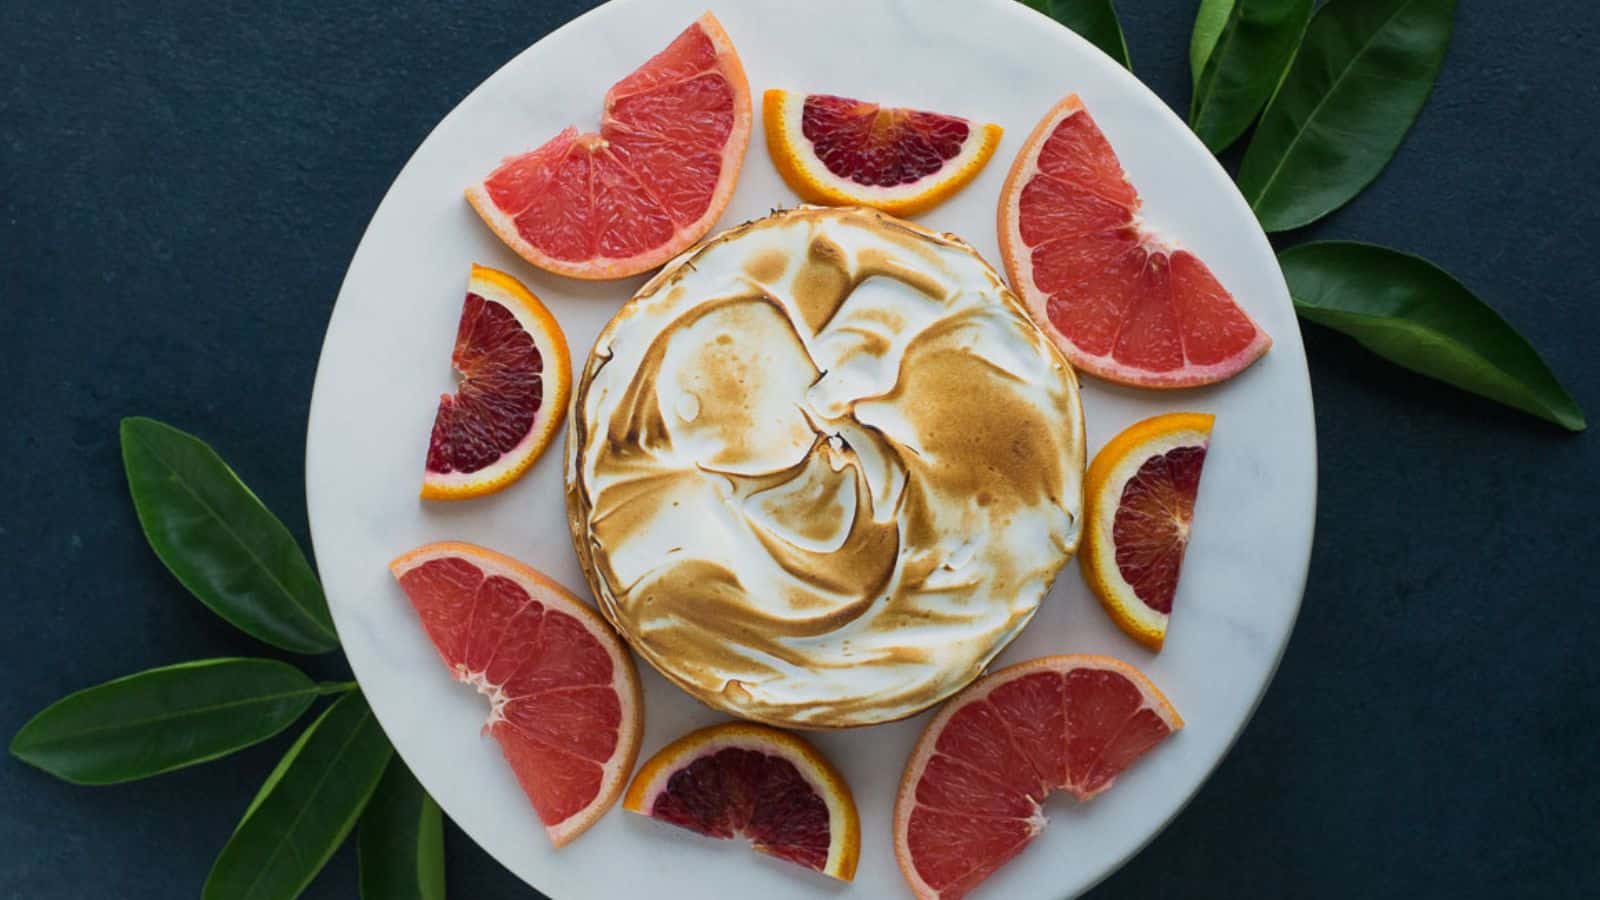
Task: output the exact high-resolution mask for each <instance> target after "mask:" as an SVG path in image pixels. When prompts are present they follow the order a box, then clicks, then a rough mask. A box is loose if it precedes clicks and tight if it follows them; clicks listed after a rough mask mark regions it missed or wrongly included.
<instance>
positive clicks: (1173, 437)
mask: <svg viewBox="0 0 1600 900" xmlns="http://www.w3.org/2000/svg"><path fill="white" fill-rule="evenodd" d="M1215 419H1216V417H1215V416H1212V415H1210V414H1208V413H1168V414H1166V415H1162V416H1155V417H1153V418H1149V419H1145V420H1144V421H1142V422H1138V423H1136V424H1134V425H1132V426H1130V427H1129V428H1128V429H1127V430H1125V431H1123V432H1122V433H1121V434H1119V435H1117V436H1116V437H1114V438H1112V439H1111V441H1110V442H1109V443H1107V444H1106V445H1105V446H1104V447H1102V448H1101V449H1100V452H1099V453H1097V454H1095V457H1094V461H1093V462H1092V463H1090V464H1089V472H1088V475H1087V476H1085V478H1084V523H1085V526H1084V534H1083V563H1082V571H1083V578H1084V581H1085V582H1087V583H1088V585H1089V590H1090V591H1091V592H1093V593H1094V595H1095V597H1096V598H1097V599H1098V600H1099V601H1100V606H1101V607H1102V608H1103V609H1105V611H1106V615H1108V616H1110V617H1111V620H1112V621H1113V622H1115V623H1116V625H1117V627H1118V628H1120V629H1122V631H1123V633H1125V634H1127V635H1128V636H1129V637H1131V638H1133V639H1134V640H1136V641H1138V642H1139V643H1140V644H1142V645H1144V646H1145V647H1146V648H1147V649H1149V650H1153V651H1159V650H1161V648H1162V646H1163V645H1164V644H1165V643H1166V638H1167V625H1168V622H1169V620H1170V619H1171V616H1170V614H1168V613H1162V612H1159V611H1157V610H1154V609H1151V608H1150V606H1149V605H1148V604H1146V603H1145V602H1144V601H1143V600H1141V599H1139V596H1138V594H1137V593H1135V591H1134V588H1133V585H1131V584H1129V583H1128V582H1127V580H1126V579H1125V578H1123V577H1122V570H1121V568H1119V567H1118V566H1117V548H1116V542H1115V540H1114V539H1113V536H1112V535H1113V531H1114V526H1115V525H1116V518H1117V510H1118V507H1119V506H1120V503H1121V499H1122V492H1123V488H1124V487H1125V486H1126V485H1127V483H1128V479H1130V478H1132V477H1133V476H1134V475H1136V474H1138V472H1139V468H1140V467H1141V466H1143V465H1144V464H1145V462H1146V461H1147V460H1149V459H1150V458H1151V457H1154V456H1160V455H1164V454H1166V453H1169V452H1171V451H1173V450H1176V449H1178V448H1180V447H1202V448H1207V447H1209V446H1210V443H1211V426H1212V424H1213V423H1214V421H1215Z"/></svg>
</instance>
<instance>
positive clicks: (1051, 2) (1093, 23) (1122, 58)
mask: <svg viewBox="0 0 1600 900" xmlns="http://www.w3.org/2000/svg"><path fill="white" fill-rule="evenodd" d="M1022 2H1023V3H1025V4H1027V5H1028V6H1031V7H1033V8H1034V9H1036V10H1038V11H1039V12H1042V13H1044V14H1045V15H1047V16H1049V17H1050V18H1052V19H1055V20H1056V21H1057V22H1060V23H1061V24H1063V25H1065V26H1067V27H1068V28H1070V29H1072V30H1073V31H1075V32H1077V33H1078V34H1079V36H1081V37H1083V38H1085V39H1087V40H1088V41H1089V43H1091V44H1094V45H1095V46H1096V47H1099V48H1100V49H1101V50H1103V51H1105V54H1106V55H1107V56H1109V57H1111V58H1112V59H1114V60H1116V61H1117V62H1118V63H1120V64H1121V65H1122V67H1123V68H1124V69H1132V68H1133V62H1132V61H1131V60H1130V59H1129V58H1128V41H1127V38H1125V37H1124V36H1123V34H1122V23H1121V22H1119V21H1117V9H1116V6H1115V5H1113V4H1112V0H1022Z"/></svg>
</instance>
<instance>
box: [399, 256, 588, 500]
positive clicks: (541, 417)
mask: <svg viewBox="0 0 1600 900" xmlns="http://www.w3.org/2000/svg"><path fill="white" fill-rule="evenodd" d="M467 292H468V293H472V294H477V295H478V296H480V297H482V298H483V299H485V300H488V301H490V302H492V303H497V304H499V305H500V306H502V307H504V308H505V309H506V310H507V311H509V312H510V313H511V314H512V315H513V316H515V317H516V319H517V323H518V324H520V325H521V326H522V330H523V331H525V332H527V334H528V336H529V337H530V338H532V339H533V343H534V346H535V347H537V348H538V350H539V355H540V357H541V358H542V360H543V365H544V369H543V371H542V372H541V373H540V374H541V378H542V382H541V386H542V389H543V392H544V393H543V397H542V399H541V401H540V405H539V411H538V413H537V414H535V416H534V419H533V422H532V424H531V425H530V426H529V428H528V433H527V434H526V435H525V436H524V437H523V438H522V440H521V441H520V442H518V443H517V445H516V446H515V447H513V448H511V449H510V450H507V451H506V452H505V453H504V454H503V455H502V456H501V457H500V458H499V459H498V460H496V461H495V462H494V463H493V464H491V465H488V466H485V467H484V468H482V469H479V470H478V471H476V472H432V471H427V470H426V469H424V471H423V476H422V492H421V496H422V498H423V499H424V500H466V499H470V498H472V497H482V496H485V495H487V494H493V493H495V492H496V491H500V490H504V489H505V488H507V487H509V486H510V485H511V484H512V483H513V482H515V481H516V480H517V479H518V478H521V477H522V476H523V474H524V473H526V472H527V471H528V469H529V468H531V467H532V466H533V464H534V463H535V462H536V461H538V459H539V457H540V456H541V455H543V453H544V451H545V448H547V447H549V446H550V441H551V440H552V439H553V438H554V437H555V435H556V432H557V430H559V429H560V427H561V420H562V417H563V416H565V415H566V412H567V401H568V399H570V397H571V394H572V354H571V352H570V351H569V350H568V348H567V336H566V334H565V333H564V332H562V330H561V325H560V324H559V323H558V322H556V318H555V316H554V315H552V314H551V313H550V310H549V309H548V308H546V307H545V305H544V304H543V303H541V302H540V301H539V298H538V297H536V296H534V294H533V292H532V291H530V290H528V289H527V288H526V287H524V286H523V285H522V282H520V281H518V280H517V279H515V278H513V277H512V276H510V275H507V274H506V273H504V272H501V271H498V270H496V269H490V268H488V267H486V266H480V265H478V264H477V263H473V265H472V274H471V276H470V277H469V278H468V280H467Z"/></svg>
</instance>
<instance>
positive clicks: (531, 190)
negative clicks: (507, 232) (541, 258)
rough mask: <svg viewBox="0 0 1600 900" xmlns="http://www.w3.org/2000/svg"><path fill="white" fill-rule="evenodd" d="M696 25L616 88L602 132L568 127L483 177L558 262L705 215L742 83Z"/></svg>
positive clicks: (526, 233)
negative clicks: (728, 74) (721, 65)
mask: <svg viewBox="0 0 1600 900" xmlns="http://www.w3.org/2000/svg"><path fill="white" fill-rule="evenodd" d="M716 66H717V48H716V45H715V44H714V43H712V41H711V38H710V37H708V36H707V35H706V33H705V31H704V30H703V29H701V27H700V25H699V24H698V23H696V24H694V25H691V26H689V28H688V29H686V30H685V31H684V32H683V33H682V34H680V35H678V37H677V39H675V40H674V41H673V42H672V43H671V44H670V45H669V46H668V47H667V49H665V50H663V51H661V52H660V53H658V54H656V55H655V56H653V57H651V58H650V60H649V61H647V62H646V63H645V64H644V65H642V66H640V67H639V68H638V69H636V70H634V72H633V73H632V74H630V75H628V76H627V77H625V78H623V79H622V80H621V81H619V82H617V83H616V84H615V85H613V86H612V88H611V90H610V91H609V92H608V93H607V94H606V101H605V117H604V119H603V120H602V122H601V125H600V132H599V133H598V134H581V135H580V134H579V133H578V130H577V129H575V128H568V129H567V130H565V131H563V132H561V133H560V134H558V135H556V136H555V137H554V138H552V139H551V140H550V141H549V143H546V144H545V145H544V146H542V147H540V148H538V149H537V150H533V151H531V152H528V153H525V154H523V155H521V156H516V157H512V158H511V159H508V160H506V161H505V162H504V163H501V165H500V167H499V168H498V169H496V170H495V171H494V172H493V173H492V174H491V175H490V176H489V178H488V180H487V181H486V182H485V188H486V189H487V190H488V193H489V197H490V199H491V200H492V201H493V202H494V205H495V206H496V207H498V208H499V209H500V211H501V212H503V213H505V214H506V215H508V216H510V217H511V219H512V220H513V221H514V222H515V223H516V228H517V233H518V234H520V235H521V236H522V239H523V240H525V241H527V242H528V243H529V244H531V245H532V246H533V247H535V248H536V249H538V250H539V251H540V252H542V253H544V254H545V255H547V256H550V257H552V258H554V259H558V260H566V261H583V260H590V259H596V258H610V259H626V258H630V257H633V256H637V255H639V254H641V253H644V252H646V251H649V250H653V249H656V248H658V247H660V246H662V245H663V244H665V243H667V242H668V241H669V240H670V239H672V237H673V236H674V235H675V234H676V233H677V231H678V229H680V228H683V227H685V226H688V225H691V224H693V223H695V222H697V221H699V219H700V218H701V217H702V216H704V215H705V213H706V209H707V208H708V207H709V206H710V205H711V199H712V195H713V194H714V193H715V192H716V188H717V181H718V179H719V178H720V177H721V175H722V150H723V146H724V145H725V144H726V143H727V140H728V135H729V134H730V133H731V132H732V131H733V125H734V121H733V120H734V89H733V86H732V85H730V84H729V83H728V79H727V78H725V77H724V76H723V74H722V72H721V71H720V70H719V69H717V68H716Z"/></svg>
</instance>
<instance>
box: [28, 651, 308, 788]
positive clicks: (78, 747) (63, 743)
mask: <svg viewBox="0 0 1600 900" xmlns="http://www.w3.org/2000/svg"><path fill="white" fill-rule="evenodd" d="M318 691H319V689H318V687H317V685H316V684H315V683H313V682H312V681H311V679H310V678H307V677H306V676H305V675H304V674H302V673H301V672H300V670H298V669H296V668H295V667H294V666H291V665H288V664H286V663H281V662H278V661H276V660H271V659H203V660H197V661H195V662H187V663H180V664H178V665H175V666H166V667H164V668H160V669H150V670H148V671H145V672H139V673H138V674H135V675H129V676H127V677H125V678H118V679H117V680H115V681H108V682H106V683H105V684H102V685H97V686H95V687H92V688H86V689H84V690H81V691H78V692H77V693H75V694H72V695H70V696H67V697H65V698H63V699H61V700H58V701H57V702H56V703H54V704H52V705H51V706H50V707H48V708H47V709H45V710H44V711H43V712H41V713H39V714H38V715H36V716H34V717H33V718H32V719H31V720H30V721H29V722H28V724H26V725H24V726H22V730H21V731H19V732H17V736H16V737H15V738H13V739H12V741H11V753H12V754H13V755H14V756H16V757H17V758H18V759H21V760H22V761H24V762H27V763H29V764H31V765H35V766H38V767H39V768H41V769H43V770H45V771H46V772H49V773H50V774H52V775H54V776H56V777H57V778H62V779H65V780H67V781H70V782H73V783H74V784H116V783H118V782H122V781H132V780H134V779H137V778H148V777H149V776H151V775H159V774H161V773H162V772H170V771H172V770H173V769H181V768H183V767H184V766H192V765H194V764H196V763H203V762H208V761H210V760H213V759H216V758H218V757H220V756H226V755H228V754H229V753H232V752H234V751H236V750H242V749H244V748H245V747H248V746H250V745H251V744H255V743H259V742H261V741H264V740H266V739H267V738H269V737H272V736H273V735H275V734H277V733H278V732H280V731H282V730H283V729H285V728H287V727H288V726H289V723H291V722H293V721H294V720H295V719H297V718H299V717H300V714H301V713H304V712H305V711H306V708H307V707H309V706H310V705H311V701H312V700H314V699H315V698H316V696H317V694H318Z"/></svg>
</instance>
